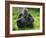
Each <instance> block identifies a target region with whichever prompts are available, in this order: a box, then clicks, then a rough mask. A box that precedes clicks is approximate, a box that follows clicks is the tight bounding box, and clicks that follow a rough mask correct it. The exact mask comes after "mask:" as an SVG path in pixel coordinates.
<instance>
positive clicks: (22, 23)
mask: <svg viewBox="0 0 46 38" xmlns="http://www.w3.org/2000/svg"><path fill="white" fill-rule="evenodd" d="M21 16H22V17H23V18H21ZM19 17H20V19H19ZM19 17H18V19H19V20H17V26H18V27H19V28H24V27H30V28H33V22H34V19H33V17H32V16H31V15H30V14H28V11H27V10H24V12H23V13H21V14H20V15H19Z"/></svg>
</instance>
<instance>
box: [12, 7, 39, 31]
mask: <svg viewBox="0 0 46 38" xmlns="http://www.w3.org/2000/svg"><path fill="white" fill-rule="evenodd" d="M12 11H13V13H12V27H13V30H22V29H21V28H18V26H17V23H16V21H17V18H18V16H19V14H20V11H18V8H15V7H13V10H12ZM28 13H30V14H31V15H32V16H33V18H34V30H38V29H39V28H40V9H39V8H28ZM23 29H24V30H30V29H31V28H27V27H25V28H23Z"/></svg>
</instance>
